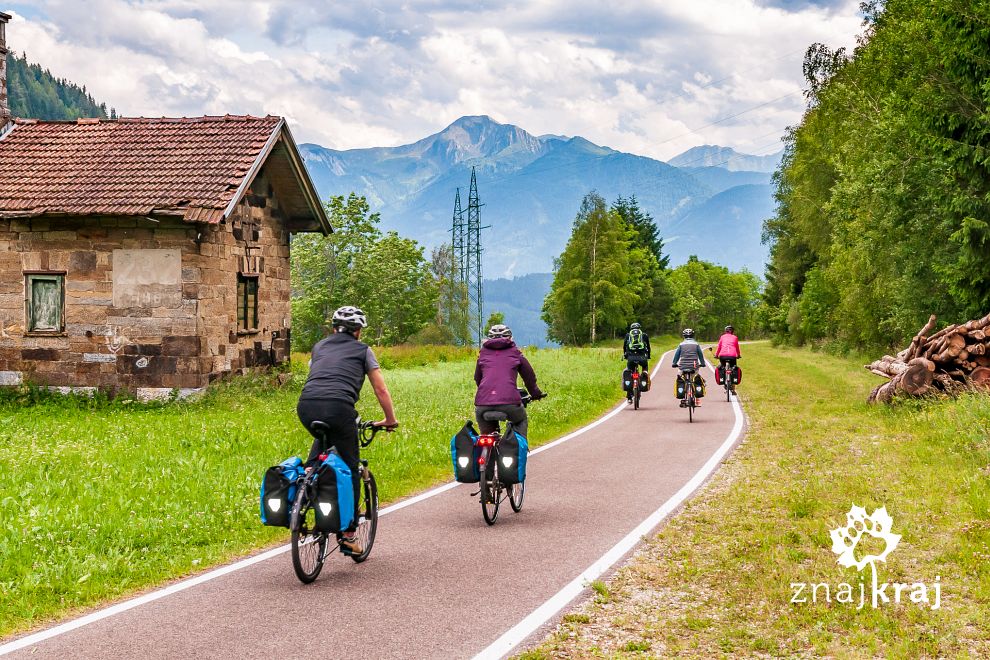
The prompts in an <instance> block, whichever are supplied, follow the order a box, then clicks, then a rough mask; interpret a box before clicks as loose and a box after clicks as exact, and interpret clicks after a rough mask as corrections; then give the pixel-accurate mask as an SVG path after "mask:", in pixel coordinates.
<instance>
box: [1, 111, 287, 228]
mask: <svg viewBox="0 0 990 660" xmlns="http://www.w3.org/2000/svg"><path fill="white" fill-rule="evenodd" d="M280 122H281V119H280V118H279V117H271V116H269V117H239V116H231V115H227V116H225V117H193V118H181V119H168V118H162V119H145V118H137V119H117V120H96V119H80V120H78V121H72V122H54V121H51V122H50V121H34V120H18V122H17V124H16V125H15V126H14V127H13V129H12V130H11V131H10V132H8V133H7V134H6V135H5V136H3V138H0V215H6V216H12V215H18V216H36V215H42V214H51V213H55V214H59V213H64V214H69V215H90V214H95V215H148V214H151V213H152V212H153V211H157V212H162V211H165V212H169V211H171V212H177V213H182V214H183V218H184V219H185V220H187V221H189V222H211V223H216V222H219V221H220V219H221V218H222V217H223V212H224V209H225V208H226V207H227V205H228V204H229V203H230V201H231V199H232V198H233V196H234V194H235V192H236V191H237V189H238V187H239V186H240V185H241V182H242V181H243V180H244V178H245V176H246V175H247V174H248V171H249V170H250V169H251V166H252V164H253V163H254V161H255V160H256V159H257V158H258V155H259V154H260V153H261V151H262V149H263V147H264V146H265V143H266V142H267V141H268V139H269V138H270V137H271V136H272V133H273V132H274V130H275V129H276V127H278V126H279V123H280Z"/></svg>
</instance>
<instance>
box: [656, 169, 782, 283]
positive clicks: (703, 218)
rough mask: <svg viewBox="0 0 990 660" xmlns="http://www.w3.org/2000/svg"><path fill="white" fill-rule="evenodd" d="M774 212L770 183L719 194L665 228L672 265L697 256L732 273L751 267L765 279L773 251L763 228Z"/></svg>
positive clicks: (665, 238) (731, 189) (665, 243)
mask: <svg viewBox="0 0 990 660" xmlns="http://www.w3.org/2000/svg"><path fill="white" fill-rule="evenodd" d="M773 210H774V202H773V190H772V188H771V187H770V186H769V185H768V184H761V185H743V186H736V187H734V188H730V189H728V190H725V191H723V192H720V193H718V194H717V195H715V196H714V197H712V198H711V199H709V200H707V201H706V202H705V203H704V204H702V205H700V206H698V207H695V208H693V209H691V210H689V211H687V212H685V213H684V214H683V215H681V216H680V217H679V218H678V219H677V220H675V221H674V222H672V223H671V224H670V225H668V226H666V227H665V228H664V232H663V237H664V247H665V248H666V250H667V253H668V254H670V263H671V265H672V266H676V265H678V264H682V263H684V262H686V261H687V259H688V257H689V256H691V255H692V254H695V255H698V257H699V258H701V259H704V260H706V261H713V262H715V263H717V264H720V265H722V266H726V267H728V268H729V269H730V270H741V269H743V268H748V269H749V270H751V271H753V272H754V273H755V274H757V275H761V276H762V275H763V264H765V263H766V261H767V258H768V257H769V250H768V248H767V246H765V245H763V244H762V243H761V242H760V235H761V231H760V228H761V226H762V223H763V219H764V218H768V217H770V216H771V215H772V214H773Z"/></svg>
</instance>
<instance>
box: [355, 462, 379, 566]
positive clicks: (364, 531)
mask: <svg viewBox="0 0 990 660" xmlns="http://www.w3.org/2000/svg"><path fill="white" fill-rule="evenodd" d="M365 469H367V468H365ZM361 495H362V496H363V497H362V507H361V511H360V513H359V515H358V527H357V531H355V535H356V536H357V537H358V540H359V541H360V542H361V547H362V548H364V552H362V553H361V554H359V555H349V556H350V558H351V559H353V560H354V562H355V563H357V564H360V563H361V562H363V561H364V560H365V559H367V558H368V555H370V554H371V546H373V545H374V544H375V534H376V533H377V532H378V484H377V483H375V475H373V474H372V473H371V470H368V480H367V481H364V480H362V481H361Z"/></svg>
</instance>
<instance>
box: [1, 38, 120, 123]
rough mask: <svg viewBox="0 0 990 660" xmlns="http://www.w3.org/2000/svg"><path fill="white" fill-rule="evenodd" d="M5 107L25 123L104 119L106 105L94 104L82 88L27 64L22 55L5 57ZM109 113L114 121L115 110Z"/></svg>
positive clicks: (105, 116) (35, 65)
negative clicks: (32, 120) (31, 121)
mask: <svg viewBox="0 0 990 660" xmlns="http://www.w3.org/2000/svg"><path fill="white" fill-rule="evenodd" d="M7 103H8V105H9V107H10V114H11V115H12V116H14V117H23V118H26V119H78V118H80V117H99V118H101V119H106V118H107V106H106V104H105V103H97V102H96V101H95V100H94V99H93V97H92V95H90V94H88V93H87V92H86V88H85V87H81V88H80V87H78V86H77V85H74V84H73V83H70V82H69V81H67V80H65V79H64V78H61V79H59V78H55V77H54V76H52V74H51V72H50V71H48V70H47V69H42V68H41V66H40V65H38V64H29V63H28V61H27V55H25V54H23V53H22V54H21V56H20V57H17V56H16V55H14V54H13V53H7ZM110 113H111V116H112V117H113V118H116V114H117V113H116V110H112V109H111V111H110Z"/></svg>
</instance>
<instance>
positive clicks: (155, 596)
mask: <svg viewBox="0 0 990 660" xmlns="http://www.w3.org/2000/svg"><path fill="white" fill-rule="evenodd" d="M668 353H670V351H667V353H664V354H663V356H662V357H661V358H660V361H659V362H658V363H657V366H656V367H655V368H654V369H653V375H654V376H655V375H656V373H657V371H659V369H660V364H661V363H662V362H663V359H664V358H665V357H667V354H668ZM627 405H628V404H627V403H626V402H625V401H623V402H622V403H621V404H619V405H618V406H616V407H615V408H614V409H613V410H611V411H610V412H609V413H608V414H606V415H604V416H602V417H599V418H598V419H596V420H595V421H594V422H592V423H590V424H588V425H587V426H583V427H581V428H579V429H578V430H576V431H573V432H571V433H568V434H567V435H565V436H564V437H562V438H559V439H557V440H554V441H553V442H551V443H548V444H546V445H543V446H541V447H538V448H537V449H534V450H533V451H531V452H530V455H533V454H539V453H540V452H542V451H545V450H547V449H550V448H551V447H556V446H557V445H560V444H562V443H564V442H567V441H568V440H572V439H574V438H576V437H578V436H579V435H581V434H583V433H586V432H587V431H590V430H591V429H593V428H595V427H597V426H599V425H600V424H603V423H605V422H606V421H607V420H609V419H611V418H612V417H614V416H615V415H617V414H619V413H620V412H621V411H622V410H623V409H624V408H625V407H626V406H627ZM460 485H461V484H459V483H457V482H456V481H451V482H449V483H446V484H444V485H442V486H438V487H436V488H433V489H431V490H428V491H426V492H424V493H420V494H419V495H415V496H413V497H410V498H407V499H404V500H402V501H400V502H396V503H395V504H393V505H391V506H387V507H385V508H384V509H382V510H380V511H379V512H378V515H379V516H384V515H387V514H389V513H392V512H394V511H398V510H400V509H404V508H406V507H407V506H412V505H413V504H418V503H419V502H422V501H423V500H427V499H429V498H431V497H435V496H436V495H439V494H441V493H445V492H447V491H448V490H451V489H453V488H456V487H457V486H460ZM291 547H292V546H291V545H284V546H281V547H278V548H273V549H271V550H268V551H266V552H263V553H261V554H259V555H255V556H253V557H248V558H247V559H242V560H240V561H237V562H234V563H233V564H228V565H226V566H222V567H220V568H217V569H214V570H212V571H207V572H206V573H202V574H200V575H197V576H195V577H192V578H188V579H186V580H182V581H180V582H176V583H175V584H171V585H169V586H167V587H164V588H162V589H157V590H155V591H151V592H149V593H146V594H144V595H142V596H138V597H136V598H132V599H130V600H126V601H124V602H122V603H117V604H116V605H111V606H110V607H106V608H104V609H102V610H97V611H95V612H91V613H89V614H87V615H85V616H82V617H79V618H78V619H73V620H71V621H67V622H65V623H63V624H60V625H57V626H54V627H52V628H48V629H46V630H41V631H38V632H36V633H34V634H32V635H28V636H26V637H22V638H20V639H15V640H13V641H11V642H7V643H6V644H4V645H2V646H0V656H3V655H7V654H9V653H13V652H14V651H18V650H20V649H23V648H26V647H28V646H33V645H35V644H39V643H41V642H43V641H45V640H47V639H51V638H53V637H58V636H59V635H64V634H65V633H68V632H71V631H73V630H76V629H78V628H82V627H83V626H88V625H89V624H91V623H96V622H97V621H102V620H103V619H108V618H110V617H112V616H116V615H117V614H122V613H123V612H126V611H128V610H132V609H134V608H135V607H140V606H141V605H147V604H148V603H152V602H154V601H156V600H160V599H162V598H165V597H166V596H171V595H172V594H175V593H178V592H180V591H185V590H186V589H191V588H192V587H195V586H197V585H200V584H203V583H204V582H209V581H210V580H215V579H217V578H219V577H223V576H224V575H228V574H230V573H234V572H235V571H239V570H242V569H245V568H248V567H249V566H253V565H254V564H258V563H260V562H263V561H266V560H268V559H271V558H273V557H277V556H278V555H281V554H284V553H286V552H288V551H289V549H290V548H291Z"/></svg>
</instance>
